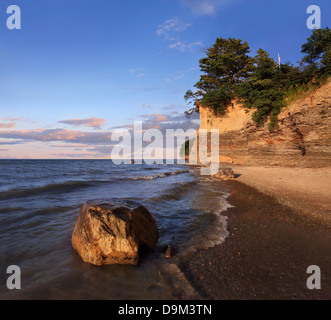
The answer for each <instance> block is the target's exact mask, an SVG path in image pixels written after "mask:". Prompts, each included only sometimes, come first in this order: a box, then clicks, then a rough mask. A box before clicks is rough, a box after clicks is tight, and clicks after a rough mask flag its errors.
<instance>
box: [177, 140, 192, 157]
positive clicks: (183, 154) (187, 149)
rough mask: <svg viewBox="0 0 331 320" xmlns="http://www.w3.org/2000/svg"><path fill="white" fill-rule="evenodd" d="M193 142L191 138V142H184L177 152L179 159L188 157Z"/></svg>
mask: <svg viewBox="0 0 331 320" xmlns="http://www.w3.org/2000/svg"><path fill="white" fill-rule="evenodd" d="M194 141H195V138H193V139H191V140H186V141H185V143H183V144H182V146H181V148H180V151H179V155H180V156H181V157H188V156H189V155H190V152H191V149H192V146H193V143H194Z"/></svg>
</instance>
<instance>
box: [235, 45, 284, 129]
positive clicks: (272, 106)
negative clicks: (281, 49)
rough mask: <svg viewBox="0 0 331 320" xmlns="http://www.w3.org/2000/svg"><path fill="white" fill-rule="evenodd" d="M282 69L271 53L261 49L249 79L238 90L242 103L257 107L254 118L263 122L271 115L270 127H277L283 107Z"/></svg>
mask: <svg viewBox="0 0 331 320" xmlns="http://www.w3.org/2000/svg"><path fill="white" fill-rule="evenodd" d="M280 73H281V70H280V69H279V68H278V66H277V64H276V62H275V61H274V60H273V59H272V58H270V56H269V54H268V53H267V52H266V51H264V50H262V49H259V50H258V51H257V56H256V57H255V64H254V67H253V71H252V73H251V75H250V77H249V79H248V80H247V81H245V82H243V83H242V84H241V85H240V86H239V87H238V90H237V94H238V96H240V97H241V98H242V99H243V101H242V103H243V104H244V105H245V106H246V107H247V108H249V109H255V112H254V113H253V120H254V121H255V122H257V123H263V122H264V121H265V119H266V118H267V116H269V115H270V118H271V122H270V125H269V129H270V130H271V131H272V130H273V129H274V127H275V124H276V121H277V116H278V114H279V113H280V111H281V109H282V107H283V97H284V92H283V90H282V81H280Z"/></svg>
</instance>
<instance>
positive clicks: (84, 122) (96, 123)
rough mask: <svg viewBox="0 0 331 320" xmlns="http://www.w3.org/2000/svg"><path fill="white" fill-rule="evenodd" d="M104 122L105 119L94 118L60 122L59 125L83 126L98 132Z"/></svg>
mask: <svg viewBox="0 0 331 320" xmlns="http://www.w3.org/2000/svg"><path fill="white" fill-rule="evenodd" d="M105 122H106V120H105V119H100V118H96V117H91V118H88V119H68V120H61V121H59V123H63V124H68V125H70V126H84V127H90V128H93V129H95V130H97V129H98V130H100V129H101V126H102V125H103V124H104V123H105Z"/></svg>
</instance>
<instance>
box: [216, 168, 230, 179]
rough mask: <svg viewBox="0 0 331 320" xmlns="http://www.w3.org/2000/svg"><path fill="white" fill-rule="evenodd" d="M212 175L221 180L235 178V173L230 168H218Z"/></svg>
mask: <svg viewBox="0 0 331 320" xmlns="http://www.w3.org/2000/svg"><path fill="white" fill-rule="evenodd" d="M213 177H214V178H217V179H222V180H231V179H234V178H235V174H234V172H233V170H232V169H231V168H220V169H219V170H218V173H217V174H215V175H214V176H213Z"/></svg>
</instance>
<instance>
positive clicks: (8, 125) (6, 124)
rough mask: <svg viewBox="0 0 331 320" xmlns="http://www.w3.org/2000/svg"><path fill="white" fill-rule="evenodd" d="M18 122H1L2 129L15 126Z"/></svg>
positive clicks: (0, 127)
mask: <svg viewBox="0 0 331 320" xmlns="http://www.w3.org/2000/svg"><path fill="white" fill-rule="evenodd" d="M15 124H16V122H10V123H3V122H2V123H1V122H0V129H10V128H14V127H15Z"/></svg>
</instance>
